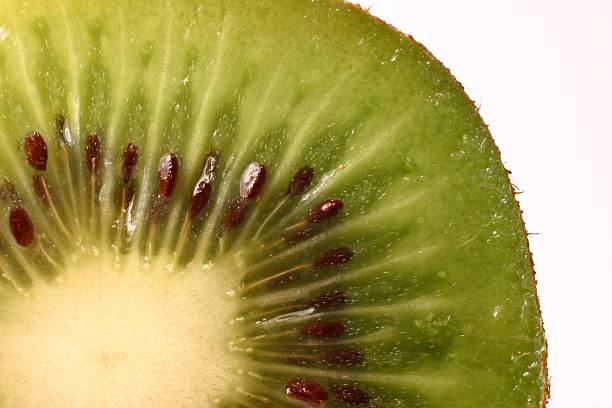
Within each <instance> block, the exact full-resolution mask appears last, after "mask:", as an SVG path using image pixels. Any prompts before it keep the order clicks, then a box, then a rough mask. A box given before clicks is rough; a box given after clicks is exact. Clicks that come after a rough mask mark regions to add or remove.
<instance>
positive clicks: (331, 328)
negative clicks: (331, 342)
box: [302, 321, 346, 338]
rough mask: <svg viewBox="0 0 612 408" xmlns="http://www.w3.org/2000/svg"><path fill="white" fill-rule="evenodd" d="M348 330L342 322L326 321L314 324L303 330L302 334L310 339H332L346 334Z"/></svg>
mask: <svg viewBox="0 0 612 408" xmlns="http://www.w3.org/2000/svg"><path fill="white" fill-rule="evenodd" d="M345 331H346V328H345V327H344V325H343V324H342V323H340V322H332V321H324V322H316V323H312V324H310V325H308V326H306V327H304V328H303V329H302V334H305V335H307V336H310V337H321V338H331V337H338V336H341V335H343V334H344V332H345Z"/></svg>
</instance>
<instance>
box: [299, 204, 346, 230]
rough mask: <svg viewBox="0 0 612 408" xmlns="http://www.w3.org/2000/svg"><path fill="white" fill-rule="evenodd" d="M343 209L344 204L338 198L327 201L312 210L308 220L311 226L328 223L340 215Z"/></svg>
mask: <svg viewBox="0 0 612 408" xmlns="http://www.w3.org/2000/svg"><path fill="white" fill-rule="evenodd" d="M342 207H344V204H343V203H342V201H341V200H339V199H337V198H331V199H329V200H325V201H323V202H321V203H319V204H317V205H316V206H315V207H314V208H312V209H311V210H310V213H308V217H307V220H308V222H309V223H311V224H315V223H318V222H322V221H327V220H329V219H330V218H333V217H335V216H336V215H338V214H340V211H342Z"/></svg>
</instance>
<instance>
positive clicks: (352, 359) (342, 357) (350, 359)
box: [322, 349, 363, 366]
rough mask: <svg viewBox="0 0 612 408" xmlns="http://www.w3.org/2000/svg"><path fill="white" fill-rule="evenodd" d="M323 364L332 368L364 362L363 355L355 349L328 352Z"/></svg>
mask: <svg viewBox="0 0 612 408" xmlns="http://www.w3.org/2000/svg"><path fill="white" fill-rule="evenodd" d="M322 360H323V362H324V363H326V364H329V365H332V366H351V365H355V364H359V363H362V362H363V353H362V352H360V351H357V350H355V349H342V350H334V351H330V352H327V353H325V354H324V355H323V358H322Z"/></svg>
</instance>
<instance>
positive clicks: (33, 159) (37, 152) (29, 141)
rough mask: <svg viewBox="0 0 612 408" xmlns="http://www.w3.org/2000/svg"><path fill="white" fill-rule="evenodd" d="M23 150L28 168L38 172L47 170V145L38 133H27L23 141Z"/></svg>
mask: <svg viewBox="0 0 612 408" xmlns="http://www.w3.org/2000/svg"><path fill="white" fill-rule="evenodd" d="M23 149H24V151H25V155H26V160H27V161H28V163H29V164H30V166H32V167H33V168H34V169H36V170H38V171H45V170H46V169H47V143H45V140H44V139H43V137H42V135H41V134H40V133H38V132H30V133H28V134H27V135H26V137H25V139H24V140H23Z"/></svg>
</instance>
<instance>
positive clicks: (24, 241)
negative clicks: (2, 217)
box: [9, 207, 35, 247]
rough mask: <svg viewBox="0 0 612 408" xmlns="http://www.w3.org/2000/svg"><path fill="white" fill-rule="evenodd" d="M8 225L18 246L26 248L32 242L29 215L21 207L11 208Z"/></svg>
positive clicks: (32, 227) (32, 231)
mask: <svg viewBox="0 0 612 408" xmlns="http://www.w3.org/2000/svg"><path fill="white" fill-rule="evenodd" d="M9 223H10V228H11V233H12V234H13V237H14V238H15V242H17V243H18V244H19V245H21V246H23V247H27V246H29V245H30V244H31V243H32V242H33V241H34V238H35V236H34V225H33V224H32V220H31V219H30V215H29V214H28V213H27V211H26V210H25V209H23V207H13V208H11V210H10V213H9Z"/></svg>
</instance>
